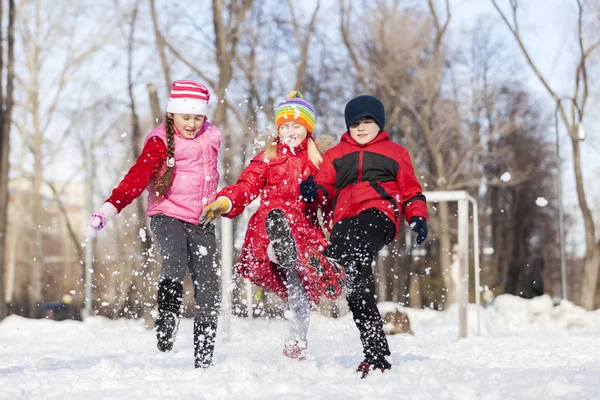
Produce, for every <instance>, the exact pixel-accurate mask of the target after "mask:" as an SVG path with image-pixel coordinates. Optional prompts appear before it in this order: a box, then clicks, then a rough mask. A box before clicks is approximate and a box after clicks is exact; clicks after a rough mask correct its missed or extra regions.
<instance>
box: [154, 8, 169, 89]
mask: <svg viewBox="0 0 600 400" xmlns="http://www.w3.org/2000/svg"><path fill="white" fill-rule="evenodd" d="M150 11H151V13H152V26H153V27H154V36H155V37H156V49H157V50H158V55H159V56H160V65H161V66H162V70H163V74H164V78H165V88H166V89H167V93H169V91H170V90H171V72H170V71H169V63H168V61H167V56H166V55H165V40H164V39H163V37H162V35H161V34H160V30H159V29H158V19H157V17H156V7H155V5H154V0H150Z"/></svg>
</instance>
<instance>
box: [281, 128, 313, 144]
mask: <svg viewBox="0 0 600 400" xmlns="http://www.w3.org/2000/svg"><path fill="white" fill-rule="evenodd" d="M306 135H308V131H307V130H306V128H305V127H304V126H302V125H300V124H298V123H296V122H286V123H284V124H281V125H279V140H280V141H281V143H285V144H287V145H288V146H290V147H292V148H294V147H296V146H298V145H299V144H300V143H302V142H304V139H306Z"/></svg>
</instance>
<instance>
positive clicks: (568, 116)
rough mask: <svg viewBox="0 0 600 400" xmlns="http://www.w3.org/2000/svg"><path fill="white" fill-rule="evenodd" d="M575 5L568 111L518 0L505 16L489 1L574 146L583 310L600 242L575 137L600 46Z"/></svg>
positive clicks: (590, 298)
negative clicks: (533, 46)
mask: <svg viewBox="0 0 600 400" xmlns="http://www.w3.org/2000/svg"><path fill="white" fill-rule="evenodd" d="M575 1H576V4H577V37H578V39H577V51H578V54H577V57H578V62H577V68H576V69H575V71H574V78H573V84H574V89H573V92H572V95H571V96H570V97H571V99H573V100H574V101H575V102H576V103H577V104H578V105H579V110H580V113H578V112H576V108H575V105H574V104H570V103H569V105H570V112H568V111H567V109H566V107H567V106H565V105H563V104H562V103H561V102H560V98H561V96H560V95H559V94H558V92H557V91H556V89H555V88H553V87H552V86H551V85H550V83H549V81H548V79H547V77H545V76H544V75H543V74H542V73H541V71H540V69H539V67H538V65H537V64H536V62H535V61H534V60H533V58H532V57H531V54H530V52H529V51H528V50H527V48H526V47H525V43H524V41H523V37H522V34H521V31H520V27H519V21H518V9H519V2H518V0H510V15H507V14H506V13H505V12H504V11H502V9H501V8H500V7H499V5H498V2H497V0H491V2H492V4H493V5H494V7H495V8H496V10H497V11H498V14H499V15H500V17H501V18H502V20H503V21H504V23H505V24H506V26H507V27H508V29H509V31H510V32H511V34H512V36H513V37H514V39H515V40H516V42H517V44H518V46H519V48H520V49H521V52H522V53H523V55H524V57H525V59H526V60H527V64H528V65H529V66H530V68H531V70H532V71H533V72H534V74H535V76H536V77H537V78H538V80H539V81H540V82H541V83H542V85H543V86H544V88H545V89H546V91H547V93H548V94H549V95H550V97H552V99H553V100H554V101H555V103H556V105H557V108H558V112H559V115H560V119H561V121H562V122H563V124H564V125H565V127H566V128H567V132H568V133H569V137H570V138H571V143H572V147H573V166H574V172H575V183H576V189H577V200H578V201H579V208H580V209H581V212H582V214H583V221H584V227H585V244H586V251H585V257H584V267H583V269H584V272H583V276H582V281H581V293H580V297H579V302H580V304H581V305H582V306H583V307H585V308H586V309H593V308H594V296H595V293H596V290H597V286H598V276H599V271H600V242H596V230H595V225H594V219H593V216H592V212H591V210H590V207H589V205H588V203H587V200H586V196H585V187H584V183H583V173H582V168H581V150H580V139H579V138H578V126H579V123H581V122H582V120H583V119H584V117H585V113H586V110H587V108H586V107H587V104H588V99H589V92H590V81H589V78H588V68H589V62H590V57H591V56H592V54H593V53H594V52H595V51H596V50H597V49H598V47H600V40H594V41H591V42H590V41H588V40H586V39H585V38H584V33H583V32H584V13H585V10H584V4H583V2H582V1H581V0H575ZM509 18H510V19H509Z"/></svg>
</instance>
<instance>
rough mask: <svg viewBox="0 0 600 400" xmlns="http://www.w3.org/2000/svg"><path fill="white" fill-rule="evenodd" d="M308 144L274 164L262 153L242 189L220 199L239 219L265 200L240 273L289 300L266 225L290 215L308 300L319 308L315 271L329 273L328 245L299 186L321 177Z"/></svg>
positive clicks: (285, 151)
mask: <svg viewBox="0 0 600 400" xmlns="http://www.w3.org/2000/svg"><path fill="white" fill-rule="evenodd" d="M307 143H308V141H307V140H305V141H304V142H302V143H301V144H300V145H299V146H298V147H296V148H295V149H293V151H292V150H290V149H289V148H288V147H287V146H285V145H281V143H280V144H279V147H278V150H277V156H276V157H274V158H272V159H270V160H266V159H265V155H264V152H261V153H259V154H258V155H257V156H255V157H254V158H253V159H252V161H251V162H250V164H249V165H248V166H247V167H246V168H245V169H244V171H243V172H242V174H241V175H240V178H239V179H238V181H237V183H236V184H235V185H230V186H227V187H226V188H224V189H223V190H221V191H220V192H219V193H217V198H218V197H220V196H224V197H227V198H228V199H229V200H230V201H231V204H232V208H231V210H230V211H229V213H227V214H223V216H225V217H228V218H235V217H236V216H238V215H239V214H240V213H242V211H244V208H245V207H246V206H247V205H248V204H250V203H251V202H252V201H253V200H254V199H255V198H256V197H258V196H259V195H260V196H261V201H260V206H259V207H258V210H256V212H255V213H254V215H252V217H251V218H250V221H249V222H248V227H247V230H246V237H245V239H244V244H243V246H242V252H241V254H240V258H239V260H238V262H237V263H236V266H235V267H236V271H237V273H238V274H240V275H241V276H243V277H245V278H247V279H249V280H250V281H251V282H252V283H254V284H255V285H258V286H260V287H262V288H264V289H267V290H271V291H274V292H276V293H277V294H279V295H280V296H281V297H282V298H284V299H285V298H287V290H286V288H285V284H284V281H283V273H282V272H281V271H279V270H278V265H277V264H274V263H272V262H271V261H270V260H269V256H268V255H267V247H268V245H269V238H268V237H267V231H266V226H265V225H266V219H267V215H268V214H269V212H270V211H271V210H273V209H275V208H279V209H281V210H282V211H283V212H285V214H286V216H287V217H288V221H289V223H290V228H291V231H292V236H293V237H294V240H295V241H296V248H297V249H298V263H297V264H296V271H297V272H298V275H299V277H300V279H301V281H302V282H303V285H304V289H305V291H306V293H307V294H308V297H309V298H310V300H311V301H312V302H313V303H315V304H316V303H318V302H319V298H320V296H321V294H322V291H321V289H320V286H319V277H318V276H317V275H316V270H315V268H314V267H313V266H312V265H314V264H315V263H317V265H318V264H321V265H322V266H323V267H326V264H325V263H326V261H325V260H324V258H323V256H322V254H321V252H322V251H323V249H324V248H325V246H326V244H327V240H326V238H325V235H324V233H323V230H322V229H321V227H320V225H319V222H318V220H317V214H316V208H315V207H312V206H310V205H307V204H306V203H305V202H304V201H302V199H301V195H300V187H299V183H300V182H301V181H302V180H303V179H305V178H307V177H308V176H309V175H311V174H312V175H314V174H316V173H317V168H316V167H315V166H314V164H313V163H312V162H309V160H308V151H307Z"/></svg>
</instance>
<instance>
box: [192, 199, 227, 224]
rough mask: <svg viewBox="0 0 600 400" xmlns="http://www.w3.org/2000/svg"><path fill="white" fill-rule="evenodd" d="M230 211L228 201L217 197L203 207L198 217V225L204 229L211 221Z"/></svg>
mask: <svg viewBox="0 0 600 400" xmlns="http://www.w3.org/2000/svg"><path fill="white" fill-rule="evenodd" d="M230 209H231V202H230V201H229V199H228V198H227V197H219V198H218V199H216V200H215V201H213V202H212V203H209V204H207V205H206V207H204V209H203V210H202V215H201V216H200V221H199V222H200V225H202V226H204V227H206V226H207V225H208V224H209V223H210V222H211V221H212V220H213V219H215V218H217V217H218V216H219V215H221V214H223V213H227V212H229V210H230Z"/></svg>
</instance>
